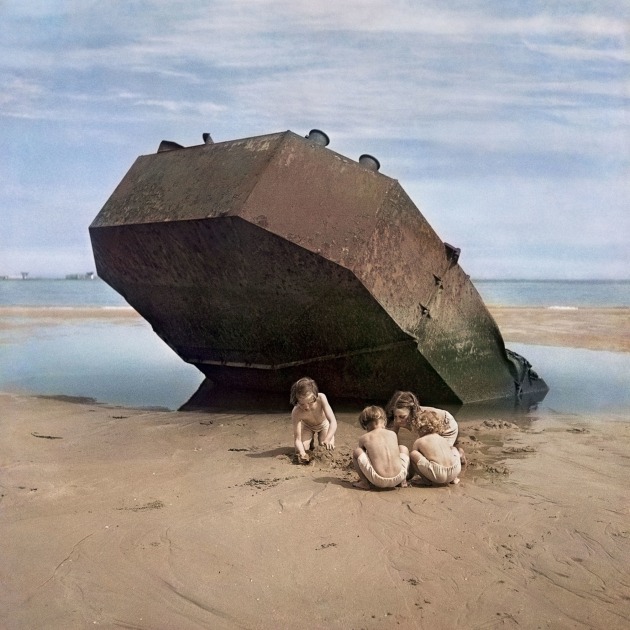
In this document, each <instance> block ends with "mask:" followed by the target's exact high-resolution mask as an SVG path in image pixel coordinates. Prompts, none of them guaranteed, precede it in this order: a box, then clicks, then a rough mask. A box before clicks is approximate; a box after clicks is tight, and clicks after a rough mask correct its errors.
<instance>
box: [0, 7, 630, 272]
mask: <svg viewBox="0 0 630 630" xmlns="http://www.w3.org/2000/svg"><path fill="white" fill-rule="evenodd" d="M629 13H630V11H629V10H628V9H627V8H625V5H624V4H623V3H621V2H616V1H604V0H602V1H601V2H598V3H591V2H585V3H577V2H570V3H567V2H560V1H555V2H553V1H551V2H546V3H543V4H539V3H534V4H531V3H530V4H528V3H521V4H518V3H502V2H499V1H496V2H491V1H482V0H476V1H475V0H470V1H466V2H463V1H449V2H437V1H434V2H422V3H410V2H408V1H402V0H347V1H346V2H343V3H340V2H336V1H335V2H333V1H332V0H321V1H318V2H312V1H311V0H308V1H307V0H292V1H289V0H240V1H239V2H232V1H228V0H215V1H213V2H212V3H205V2H199V1H195V0H191V1H189V2H185V3H184V2H167V1H158V0H153V1H150V0H146V1H144V2H142V3H128V2H108V3H100V4H97V3H86V2H82V1H81V2H80V1H79V0H74V1H70V2H64V3H58V2H53V1H50V2H38V3H22V4H20V5H18V4H17V3H10V4H6V3H5V4H0V132H2V134H3V138H4V141H5V142H6V144H7V146H8V147H9V151H8V153H10V154H11V160H10V161H9V160H8V158H7V157H6V156H5V158H4V162H3V164H2V166H5V168H4V172H5V173H6V175H5V177H4V179H3V180H0V204H1V205H2V207H3V210H7V211H8V210H9V208H11V211H13V210H12V208H13V207H15V208H16V209H17V212H18V213H21V214H22V216H23V217H26V218H27V219H25V223H24V226H28V229H26V227H24V229H17V228H15V227H14V228H13V238H14V239H15V241H16V242H20V243H22V244H23V245H25V246H26V240H25V239H28V238H29V236H28V234H30V238H31V239H32V240H33V241H37V240H38V239H41V242H42V243H44V242H45V238H44V236H43V235H41V234H42V233H41V231H38V230H41V227H39V228H38V222H37V220H36V219H35V217H38V216H45V214H44V212H45V211H47V212H48V217H51V216H54V217H56V218H57V219H58V221H59V224H60V225H64V223H63V221H64V219H63V217H64V216H73V217H75V219H76V221H75V223H73V224H72V225H70V224H66V226H65V227H66V229H65V231H66V232H67V233H70V232H72V231H73V230H82V229H84V227H83V226H84V225H85V224H86V223H89V221H90V220H91V218H93V216H94V215H95V214H96V211H97V210H98V207H99V204H102V203H103V201H104V199H106V198H107V196H108V195H109V193H111V191H112V189H113V187H114V186H115V185H116V183H117V182H118V181H119V180H120V178H121V177H122V175H123V174H124V172H125V170H126V169H127V168H128V167H129V166H130V164H131V162H132V161H133V159H135V156H136V155H137V154H139V153H145V152H150V151H154V150H155V149H156V148H157V145H158V144H159V141H160V140H161V139H162V138H168V139H172V140H175V141H177V142H180V143H182V144H197V143H199V142H200V138H201V132H202V131H211V132H212V133H213V136H214V137H215V139H216V140H219V141H220V140H222V139H231V138H234V137H245V136H249V135H256V134H258V133H268V132H270V131H279V130H284V129H292V130H294V131H296V132H297V133H302V134H306V133H307V132H308V130H309V129H310V128H312V127H320V128H323V129H324V130H325V131H326V132H327V133H328V134H329V135H330V136H331V140H332V141H331V146H330V148H331V149H332V150H334V151H337V152H340V153H343V154H345V155H348V156H350V157H353V156H358V155H359V154H360V153H372V154H374V155H376V156H377V157H378V158H379V159H380V160H381V163H382V172H383V173H384V174H386V175H389V176H391V177H395V178H397V179H399V180H400V181H401V182H402V183H403V184H404V186H405V188H407V187H411V189H413V190H417V191H418V192H420V193H426V192H427V191H428V192H429V199H428V201H430V206H429V207H430V208H435V210H436V212H437V221H438V224H440V227H442V225H441V223H442V222H444V226H443V227H444V230H445V231H447V232H451V233H452V234H453V235H454V236H455V237H456V239H457V240H459V241H460V242H466V245H467V249H468V250H471V248H477V249H475V250H474V251H475V252H476V253H475V255H476V256H478V258H477V260H483V261H484V264H486V262H487V261H488V260H489V257H488V255H487V254H485V253H484V252H486V251H488V252H489V251H492V252H494V255H495V257H498V258H500V260H501V265H502V264H503V261H504V260H505V259H504V256H505V255H507V254H508V253H509V252H505V251H499V250H498V249H497V247H498V245H497V243H510V245H511V247H512V252H513V255H514V256H515V260H516V258H517V254H516V253H514V252H515V250H514V246H515V244H516V243H515V241H518V239H522V241H523V243H524V244H525V245H526V246H527V247H529V248H530V249H531V251H536V252H538V253H539V254H540V258H541V260H545V261H547V263H546V264H548V263H549V262H550V261H551V260H552V258H553V256H552V254H550V253H549V252H550V251H551V250H552V249H553V246H554V244H555V246H556V247H561V248H564V244H563V243H562V239H563V238H565V239H569V238H570V239H575V242H576V243H579V244H580V246H582V247H583V248H584V247H585V243H584V234H590V235H592V236H593V238H595V239H596V240H597V242H598V243H603V241H604V240H605V238H606V228H605V227H604V226H605V225H606V221H604V219H603V217H608V218H609V219H610V221H609V224H610V223H612V224H613V225H615V230H614V231H615V233H614V234H609V237H610V241H611V242H613V243H614V244H615V247H617V246H618V241H619V239H620V238H621V237H620V236H619V235H620V234H623V232H624V231H625V233H626V236H627V230H628V224H627V222H624V221H623V220H620V212H621V210H620V209H621V208H624V207H625V203H626V202H625V201H624V199H627V198H628V195H627V193H628V188H627V185H626V184H625V183H624V181H625V179H626V178H627V174H628V163H629V162H630V148H629V147H630V129H629V124H628V123H629V120H628V115H627V111H628V105H629V102H628V101H629V95H630V90H629V85H628V66H629V64H630V58H629V50H630V49H629V47H628V31H627V18H628V14H629ZM1 159H3V158H0V160H1ZM57 182H58V183H57ZM30 189H34V190H41V191H42V194H41V198H40V199H38V200H37V201H35V200H34V199H31V198H29V195H28V194H20V193H19V191H23V190H30ZM16 192H17V194H16ZM420 198H422V196H421V197H420ZM47 205H48V207H47ZM38 208H41V210H38ZM453 208H455V209H456V210H453ZM466 208H476V209H477V210H478V212H477V214H476V215H475V220H472V219H469V218H468V217H467V216H465V215H464V214H463V213H464V212H465V210H466ZM505 208H512V209H513V211H514V213H515V216H516V219H514V220H513V221H512V222H511V223H510V222H509V221H506V220H505V216H504V215H505ZM586 208H591V210H592V209H593V208H597V213H598V215H599V217H600V220H599V221H595V220H592V221H591V220H589V218H588V215H587V213H586ZM38 212H39V213H41V214H38ZM554 212H555V213H556V214H557V215H558V216H557V217H556V218H554V216H553V213H554ZM16 216H17V215H16ZM30 216H32V217H33V221H30V219H28V217H30ZM482 217H485V218H482ZM525 217H532V225H533V227H535V228H537V229H538V232H541V231H542V232H544V239H543V240H545V244H544V246H545V247H548V250H545V252H544V253H543V252H542V250H540V249H537V248H538V247H542V245H541V242H542V241H540V240H536V239H533V238H530V234H535V233H536V230H532V231H528V225H529V224H528V223H527V221H528V220H529V219H526V218H525ZM569 217H572V218H574V219H575V224H576V225H579V226H580V229H581V231H580V230H579V229H575V230H574V229H572V224H571V222H570V221H569ZM521 221H525V224H523V223H521ZM41 223H42V222H41V221H40V224H41ZM13 225H14V226H15V223H14V224H13ZM55 230H56V228H53V229H52V230H51V235H54V237H55V238H58V239H61V240H63V238H64V235H63V231H64V230H59V231H55ZM81 238H82V237H81ZM546 239H548V243H547V240H546ZM5 244H6V238H5ZM569 250H570V248H569V247H567V248H566V256H567V261H568V257H569ZM563 251H565V249H563ZM582 251H584V249H583V250H582ZM589 251H590V250H589ZM591 255H592V257H596V256H601V249H597V247H595V248H594V249H593V250H592V252H591V254H589V256H591ZM576 259H577V258H576ZM506 264H507V263H506ZM515 264H516V263H515ZM601 264H602V268H607V267H606V263H601ZM499 268H500V267H499ZM519 269H522V266H521V265H520V264H519ZM567 269H568V270H569V271H571V273H573V270H574V269H575V267H571V266H570V265H569V263H568V262H567ZM569 271H567V273H568V272H569ZM626 275H627V274H626Z"/></svg>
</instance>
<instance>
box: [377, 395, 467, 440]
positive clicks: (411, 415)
mask: <svg viewBox="0 0 630 630" xmlns="http://www.w3.org/2000/svg"><path fill="white" fill-rule="evenodd" d="M386 409H387V418H388V424H387V427H388V428H389V429H391V430H392V431H394V432H395V433H396V434H398V431H399V430H400V428H401V427H402V428H404V429H407V430H408V431H413V432H415V433H417V434H418V435H421V434H420V432H419V427H420V426H422V425H423V423H424V420H423V417H424V416H425V414H428V415H431V416H435V415H436V414H437V416H438V417H439V418H440V426H439V429H438V431H437V433H439V434H440V435H441V436H442V437H443V438H444V439H445V440H446V441H447V442H448V444H449V446H454V445H455V440H457V434H458V431H459V427H458V426H457V422H456V421H455V418H454V417H453V415H452V414H451V413H449V412H448V411H446V410H445V409H436V408H435V407H423V406H422V405H421V404H420V403H419V402H418V399H417V398H416V397H415V395H414V394H412V393H411V392H395V393H394V395H393V396H392V397H391V399H390V401H389V402H388V403H387V407H386Z"/></svg>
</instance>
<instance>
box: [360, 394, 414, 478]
mask: <svg viewBox="0 0 630 630" xmlns="http://www.w3.org/2000/svg"><path fill="white" fill-rule="evenodd" d="M359 422H360V424H361V426H362V427H363V428H364V429H365V430H366V431H367V433H366V434H365V435H362V436H361V437H360V438H359V446H358V447H357V448H355V449H354V451H353V453H352V463H353V464H354V468H355V469H356V471H357V473H358V474H359V478H360V479H359V481H358V482H356V483H353V484H352V485H353V486H354V487H355V488H361V489H363V490H369V489H370V488H371V487H372V486H376V487H377V488H394V487H396V486H401V487H402V488H406V487H407V473H408V471H409V450H408V449H407V447H406V446H399V445H398V438H397V437H396V434H395V433H394V432H393V431H390V430H389V429H387V428H386V424H387V416H386V415H385V411H384V410H383V408H382V407H374V406H372V407H366V408H365V409H364V410H363V411H362V412H361V414H360V415H359Z"/></svg>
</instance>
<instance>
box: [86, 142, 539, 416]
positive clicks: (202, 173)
mask: <svg viewBox="0 0 630 630" xmlns="http://www.w3.org/2000/svg"><path fill="white" fill-rule="evenodd" d="M204 136H205V142H204V143H203V144H200V145H198V146H192V147H187V148H184V147H181V146H180V145H178V144H176V143H172V142H163V143H162V144H161V145H160V147H159V149H158V152H157V153H156V154H152V155H144V156H140V157H138V159H137V160H136V161H135V163H134V164H133V166H132V167H131V169H130V170H129V172H128V173H127V174H126V175H125V177H124V178H123V180H122V181H121V182H120V184H119V185H118V187H117V188H116V190H115V191H114V192H113V194H112V195H111V197H110V198H109V200H108V201H107V202H106V204H105V205H104V207H103V208H102V210H101V211H100V213H99V214H98V216H97V217H96V218H95V219H94V221H93V223H92V225H91V226H90V236H91V240H92V247H93V250H94V256H95V261H96V268H97V273H98V275H99V276H100V277H101V278H102V279H103V280H105V281H106V282H107V283H108V284H109V285H111V286H112V287H113V288H114V289H115V290H116V291H118V292H119V293H120V294H121V295H122V296H123V297H124V298H125V299H126V300H127V302H128V303H129V304H130V305H131V306H132V307H133V308H134V309H135V310H136V311H138V313H139V314H140V315H142V317H144V318H145V319H146V320H147V321H148V322H149V323H150V324H151V326H152V327H153V329H154V330H155V332H156V333H157V334H158V335H159V336H160V337H161V338H162V339H163V340H164V341H165V342H166V343H167V344H168V345H169V346H170V347H171V348H172V349H173V350H174V351H175V352H176V353H177V354H178V355H179V356H180V357H181V358H182V359H183V360H184V361H187V362H189V363H191V364H193V365H195V366H196V367H197V368H198V369H199V370H201V371H202V372H203V373H204V374H205V375H206V377H207V378H208V379H210V380H211V381H212V382H214V383H217V384H220V385H226V386H229V387H236V388H243V389H255V390H264V391H270V392H288V391H289V387H290V385H291V383H292V382H293V381H294V380H296V379H298V378H300V377H301V376H304V375H309V376H311V377H312V378H314V379H315V380H316V381H317V382H318V383H319V384H320V387H321V388H322V390H323V391H325V392H326V393H328V394H329V395H330V396H333V397H347V398H359V399H370V400H386V399H387V398H389V396H390V395H391V393H392V392H393V391H394V390H396V389H409V390H412V391H414V392H416V393H417V394H418V395H419V396H420V398H421V400H422V401H423V402H424V403H425V404H442V405H461V404H467V403H473V402H491V401H514V402H518V401H519V400H522V399H525V400H527V401H528V402H531V401H536V400H540V399H542V398H543V397H544V396H545V394H546V392H547V385H546V384H545V382H544V381H543V380H542V379H541V378H539V377H538V376H537V375H536V374H535V372H533V371H532V369H531V366H530V365H529V363H527V361H525V360H524V359H523V358H522V357H519V356H518V355H516V354H514V353H511V352H510V351H506V349H505V346H504V342H503V339H502V337H501V333H500V331H499V329H498V327H497V325H496V324H495V322H494V320H493V319H492V317H491V315H490V314H489V312H488V310H487V309H486V307H485V305H484V304H483V301H482V299H481V297H480V296H479V294H478V293H477V291H476V289H475V287H474V286H473V284H472V282H471V281H470V279H469V277H468V276H467V275H466V274H465V273H464V271H463V270H462V269H461V267H460V266H459V264H458V257H459V250H458V249H456V248H454V247H452V246H450V245H448V244H446V243H444V242H443V241H442V240H441V239H440V238H439V237H438V235H437V234H436V233H435V232H434V231H433V229H432V228H431V226H430V225H429V224H428V222H427V221H426V219H425V218H424V217H423V215H422V214H421V213H420V211H419V210H418V208H417V207H416V206H415V205H414V204H413V202H412V201H411V199H410V198H409V197H408V196H407V194H406V193H405V191H404V190H403V189H402V187H401V186H400V184H399V183H398V181H397V180H395V179H391V178H390V177H387V176H385V175H383V174H381V173H380V172H379V171H378V168H379V164H378V161H377V160H376V159H375V158H373V157H371V156H368V155H364V156H361V158H360V159H359V160H358V161H355V160H352V159H350V158H347V157H344V156H343V155H340V154H338V153H335V152H333V151H331V150H330V149H328V148H327V144H328V138H327V136H326V135H325V134H324V133H323V132H320V131H318V130H313V131H312V132H311V133H310V134H309V135H308V136H307V137H306V138H304V137H301V136H299V135H297V134H295V133H293V132H291V131H285V132H282V133H274V134H270V135H264V136H258V137H252V138H245V139H240V140H233V141H228V142H218V143H213V142H212V139H211V138H210V137H209V136H208V135H207V134H204Z"/></svg>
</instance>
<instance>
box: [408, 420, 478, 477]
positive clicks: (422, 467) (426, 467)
mask: <svg viewBox="0 0 630 630" xmlns="http://www.w3.org/2000/svg"><path fill="white" fill-rule="evenodd" d="M420 418H421V419H420V420H418V422H417V426H416V427H415V428H416V430H417V432H418V434H419V435H420V437H419V438H418V439H417V440H416V441H415V442H414V444H413V449H412V451H411V453H410V455H409V457H410V459H411V469H412V471H413V472H414V473H417V474H418V475H420V479H421V482H422V483H424V484H428V485H446V484H449V483H454V484H456V483H459V474H460V473H461V470H462V463H464V464H465V463H466V459H465V456H464V451H463V450H462V449H461V448H455V447H454V446H453V445H452V444H450V443H449V441H448V440H447V439H446V438H444V437H442V436H441V435H440V430H441V429H442V427H443V424H444V420H443V418H442V417H441V416H440V415H439V414H438V413H436V412H435V411H426V410H425V412H424V413H423V414H422V415H421V416H420Z"/></svg>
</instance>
